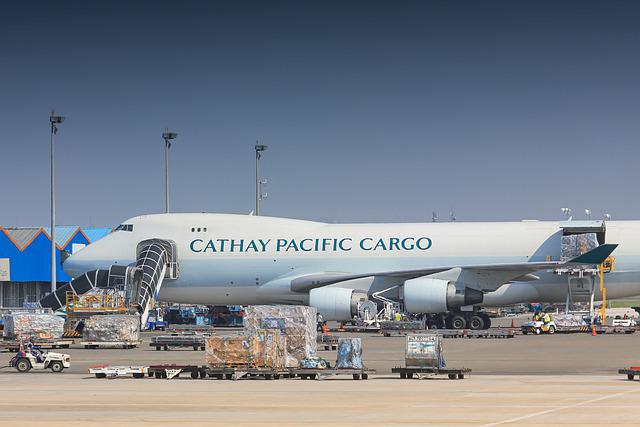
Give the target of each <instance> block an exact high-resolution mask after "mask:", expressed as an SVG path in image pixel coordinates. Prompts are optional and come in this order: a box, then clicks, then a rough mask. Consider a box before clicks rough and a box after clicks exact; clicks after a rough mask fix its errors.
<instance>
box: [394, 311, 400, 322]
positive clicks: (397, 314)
mask: <svg viewBox="0 0 640 427" xmlns="http://www.w3.org/2000/svg"><path fill="white" fill-rule="evenodd" d="M394 320H395V321H396V322H399V321H401V320H402V314H400V312H399V311H396V314H395V315H394Z"/></svg>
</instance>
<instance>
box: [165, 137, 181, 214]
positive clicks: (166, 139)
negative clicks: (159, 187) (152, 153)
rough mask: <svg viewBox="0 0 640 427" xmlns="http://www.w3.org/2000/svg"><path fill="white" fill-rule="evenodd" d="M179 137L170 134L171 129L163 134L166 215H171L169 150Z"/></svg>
mask: <svg viewBox="0 0 640 427" xmlns="http://www.w3.org/2000/svg"><path fill="white" fill-rule="evenodd" d="M177 136H178V134H177V133H175V132H169V129H165V131H164V132H162V139H164V211H165V212H166V213H169V148H171V140H173V139H176V137H177Z"/></svg>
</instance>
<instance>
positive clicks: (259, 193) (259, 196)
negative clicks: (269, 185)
mask: <svg viewBox="0 0 640 427" xmlns="http://www.w3.org/2000/svg"><path fill="white" fill-rule="evenodd" d="M255 149H256V216H260V201H261V200H262V181H260V171H259V168H258V164H259V162H260V157H262V154H261V153H262V152H263V151H265V150H266V149H267V146H266V145H261V144H258V143H257V141H256V146H255Z"/></svg>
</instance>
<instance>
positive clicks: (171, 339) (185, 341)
mask: <svg viewBox="0 0 640 427" xmlns="http://www.w3.org/2000/svg"><path fill="white" fill-rule="evenodd" d="M204 338H205V336H204V335H201V334H171V335H159V336H155V337H151V342H150V343H149V346H150V347H155V349H156V351H160V350H161V349H164V351H168V350H169V348H171V347H182V348H193V350H194V351H198V350H202V351H204V347H205V346H204Z"/></svg>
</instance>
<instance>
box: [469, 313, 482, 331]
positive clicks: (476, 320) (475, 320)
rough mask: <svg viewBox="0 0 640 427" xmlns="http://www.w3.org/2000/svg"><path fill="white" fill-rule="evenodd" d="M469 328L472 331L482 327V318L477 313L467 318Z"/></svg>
mask: <svg viewBox="0 0 640 427" xmlns="http://www.w3.org/2000/svg"><path fill="white" fill-rule="evenodd" d="M469 329H471V330H474V331H477V330H480V329H484V319H482V316H480V315H477V314H474V315H473V316H471V319H469Z"/></svg>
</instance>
